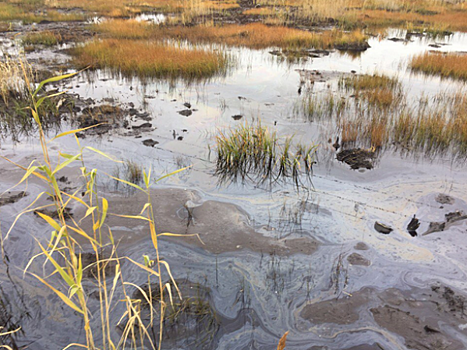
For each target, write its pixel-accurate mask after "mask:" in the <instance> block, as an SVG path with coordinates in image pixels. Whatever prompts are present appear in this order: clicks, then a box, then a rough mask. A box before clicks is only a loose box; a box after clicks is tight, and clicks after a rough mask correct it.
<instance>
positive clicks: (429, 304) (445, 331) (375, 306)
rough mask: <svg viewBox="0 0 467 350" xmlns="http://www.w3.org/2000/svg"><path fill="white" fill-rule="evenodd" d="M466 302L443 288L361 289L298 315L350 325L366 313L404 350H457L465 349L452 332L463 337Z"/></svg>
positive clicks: (314, 321) (323, 302)
mask: <svg viewBox="0 0 467 350" xmlns="http://www.w3.org/2000/svg"><path fill="white" fill-rule="evenodd" d="M466 300H467V299H466V297H465V296H464V295H462V294H461V293H460V292H459V291H455V290H454V289H452V288H451V287H448V286H444V285H435V286H432V287H431V288H430V289H428V290H427V289H418V288H413V289H411V290H410V291H401V290H398V289H394V288H391V289H386V290H384V291H381V292H379V291H377V290H374V289H372V288H364V289H362V290H360V291H358V292H354V293H349V295H346V296H343V297H339V298H335V299H331V300H324V301H320V302H317V303H314V304H309V305H306V306H305V307H304V308H303V309H302V311H301V313H300V316H301V317H302V318H304V319H306V320H308V321H310V322H312V323H314V324H325V323H331V324H332V323H334V324H339V325H351V324H353V323H355V322H357V321H359V320H362V319H364V318H363V317H361V316H363V315H365V316H366V315H367V314H368V312H370V313H371V316H372V317H373V319H374V321H375V322H376V324H377V326H379V327H381V328H383V329H385V330H387V331H389V332H391V333H394V334H396V335H397V336H399V337H400V338H401V339H403V342H404V343H405V346H406V347H407V348H408V349H415V350H425V349H427V350H428V349H430V350H432V349H444V350H460V349H465V347H464V345H463V343H462V341H461V340H459V339H458V338H457V337H456V333H457V334H459V333H462V335H463V336H465V335H467V331H466V330H465V329H463V328H462V327H459V325H461V324H465V323H467V315H466V314H465V311H464V309H465V301H466ZM368 346H369V345H368ZM372 346H374V345H372ZM376 346H378V345H376ZM373 348H374V347H370V348H369V349H373ZM352 349H354V348H352ZM355 349H360V348H359V347H356V348H355Z"/></svg>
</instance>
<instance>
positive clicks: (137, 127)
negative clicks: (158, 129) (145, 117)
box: [132, 123, 152, 129]
mask: <svg viewBox="0 0 467 350" xmlns="http://www.w3.org/2000/svg"><path fill="white" fill-rule="evenodd" d="M150 127H152V124H151V123H143V124H140V125H133V126H132V128H133V129H142V128H150Z"/></svg>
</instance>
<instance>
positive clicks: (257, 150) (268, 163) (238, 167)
mask: <svg viewBox="0 0 467 350" xmlns="http://www.w3.org/2000/svg"><path fill="white" fill-rule="evenodd" d="M292 141H293V137H287V138H285V139H280V138H278V136H277V135H276V133H275V132H271V131H269V129H268V128H266V127H263V126H262V125H261V123H260V122H258V123H257V124H255V125H249V124H244V125H242V126H239V127H237V128H235V129H230V130H228V131H219V134H218V135H217V136H216V149H217V163H216V175H218V176H219V177H220V179H221V181H228V180H232V181H237V180H239V179H240V180H242V181H244V180H246V179H249V180H253V181H256V182H259V183H264V182H268V181H269V182H270V183H271V184H272V183H274V182H276V181H278V180H280V179H282V180H284V179H286V178H292V180H293V182H294V183H295V184H296V185H297V186H298V184H299V181H300V175H301V174H302V173H303V174H306V175H307V176H308V177H310V176H311V174H312V168H313V164H314V156H315V152H316V148H317V146H315V145H311V146H305V145H301V144H299V145H296V146H295V147H294V146H293V145H292Z"/></svg>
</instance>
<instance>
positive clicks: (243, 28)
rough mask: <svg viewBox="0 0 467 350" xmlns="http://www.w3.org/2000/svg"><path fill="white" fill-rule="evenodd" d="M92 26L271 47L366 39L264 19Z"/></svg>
mask: <svg viewBox="0 0 467 350" xmlns="http://www.w3.org/2000/svg"><path fill="white" fill-rule="evenodd" d="M93 28H94V29H95V30H96V31H99V32H101V33H102V34H104V35H107V36H109V37H112V38H118V39H130V38H131V39H148V38H152V39H154V40H163V39H173V40H178V41H180V40H182V41H188V42H190V43H216V44H223V45H229V46H242V47H249V48H254V49H264V48H268V47H279V48H284V49H291V48H292V49H293V48H295V49H297V48H319V49H330V48H333V47H334V46H346V45H350V46H352V45H356V46H360V45H365V43H366V39H367V38H366V36H365V35H364V34H363V33H362V32H361V31H354V32H351V33H344V32H342V31H338V30H328V31H324V32H309V31H304V30H299V29H293V28H288V27H283V26H267V25H264V24H261V23H252V24H246V25H224V26H211V25H198V26H194V27H185V26H174V27H166V26H161V27H159V26H151V25H148V24H146V23H141V22H137V21H126V20H113V21H108V22H105V23H102V24H99V25H95V26H94V27H93Z"/></svg>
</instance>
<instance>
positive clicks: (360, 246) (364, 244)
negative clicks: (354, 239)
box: [354, 242, 370, 250]
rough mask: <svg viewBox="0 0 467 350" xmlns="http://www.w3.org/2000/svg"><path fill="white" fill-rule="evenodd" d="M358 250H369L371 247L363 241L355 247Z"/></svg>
mask: <svg viewBox="0 0 467 350" xmlns="http://www.w3.org/2000/svg"><path fill="white" fill-rule="evenodd" d="M354 248H355V249H356V250H368V249H370V247H368V245H367V244H366V243H363V242H358V243H357V244H356V245H355V247H354Z"/></svg>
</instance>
